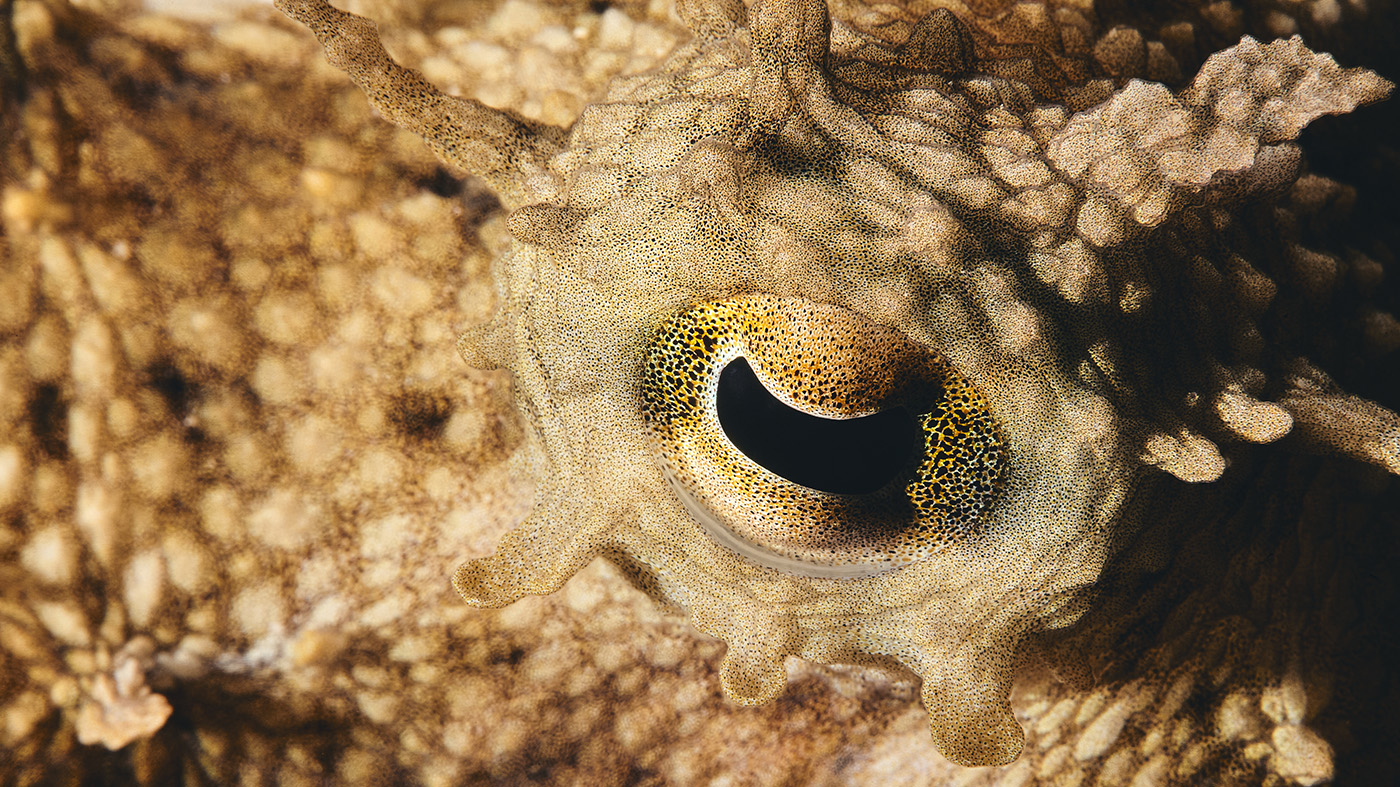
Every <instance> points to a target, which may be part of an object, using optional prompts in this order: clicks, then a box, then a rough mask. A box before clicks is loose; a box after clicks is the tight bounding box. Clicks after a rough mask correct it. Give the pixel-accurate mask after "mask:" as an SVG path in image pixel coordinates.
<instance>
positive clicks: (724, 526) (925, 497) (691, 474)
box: [641, 294, 1007, 577]
mask: <svg viewBox="0 0 1400 787" xmlns="http://www.w3.org/2000/svg"><path fill="white" fill-rule="evenodd" d="M741 360H742V362H743V364H742V365H743V366H746V367H748V368H749V369H750V371H751V373H752V375H753V377H754V378H755V379H756V380H757V382H758V383H759V384H760V385H761V388H762V391H763V393H764V394H766V395H767V396H770V397H772V398H773V399H776V400H777V401H778V402H780V403H781V404H782V405H783V406H786V407H787V408H791V409H792V410H793V411H795V412H796V413H797V415H794V416H792V418H794V419H801V418H806V419H809V420H813V421H822V420H825V421H847V422H855V421H857V420H863V421H866V422H869V423H870V424H872V425H873V424H875V423H876V421H877V420H880V419H881V417H882V416H885V415H886V414H892V411H896V410H899V409H903V410H904V411H905V412H906V413H907V414H908V415H909V416H911V417H910V418H908V419H907V420H908V422H909V424H910V427H911V428H914V429H916V430H917V432H916V434H914V435H910V438H911V441H912V443H913V444H914V445H915V446H917V449H918V450H917V452H916V453H915V454H914V456H913V457H912V458H911V459H910V460H908V461H900V460H899V459H898V457H895V459H894V460H893V461H891V462H889V463H888V464H889V466H890V467H892V468H893V469H894V471H893V473H891V474H888V475H890V477H889V478H888V480H887V481H886V482H884V483H882V484H879V485H878V487H877V488H874V489H872V490H862V491H861V492H858V493H849V492H841V491H826V490H823V489H821V488H816V486H809V485H804V484H803V483H799V482H798V481H796V480H793V479H794V478H795V477H796V476H797V474H796V473H794V472H779V471H780V470H783V469H784V468H781V467H777V466H776V465H777V464H779V463H778V462H774V461H761V460H764V459H765V457H764V456H761V455H760V454H761V453H762V452H760V451H757V450H755V449H754V448H753V446H752V445H747V446H746V447H748V448H749V450H747V451H746V450H745V449H744V448H741V447H740V444H744V443H745V438H743V437H741V436H739V435H737V434H735V431H736V430H735V429H734V428H733V427H732V422H733V420H734V419H733V418H728V419H726V418H724V417H722V415H723V413H722V412H721V402H722V401H723V392H724V386H722V385H721V381H722V380H723V379H724V378H725V377H726V375H727V374H729V373H730V372H731V370H732V369H734V368H735V366H736V364H738V363H739V362H740V361H741ZM641 393H642V404H643V413H644V415H645V418H646V423H647V429H648V433H649V434H650V437H651V440H652V444H653V447H654V450H655V453H656V457H657V460H658V464H659V465H660V467H661V471H662V475H663V477H664V478H665V479H666V481H667V483H668V484H669V485H670V486H671V488H672V489H673V490H674V491H675V492H676V495H677V497H678V498H679V500H680V501H681V503H682V504H683V505H684V506H685V508H686V509H687V510H688V511H689V512H690V514H691V515H692V517H693V518H694V519H695V520H696V521H697V522H699V523H700V524H701V526H703V527H704V528H705V530H706V531H707V532H708V533H709V535H710V536H711V537H712V538H713V539H714V540H715V541H717V542H718V543H720V544H722V545H723V546H725V547H728V548H729V549H731V550H733V551H735V552H738V553H739V554H741V555H743V556H745V557H747V558H749V559H750V560H753V561H754V562H757V563H759V564H761V565H765V566H768V567H770V568H775V569H778V570H780V571H784V572H787V573H792V574H799V575H804V576H814V577H861V576H869V575H872V574H877V573H880V572H883V571H888V570H891V569H895V568H899V567H900V566H905V565H909V564H911V563H914V562H917V561H919V560H922V559H924V558H927V557H928V556H930V555H932V554H934V553H936V552H939V551H941V550H943V549H945V548H947V547H948V546H950V545H952V544H955V543H958V542H960V541H963V540H965V539H968V538H970V537H972V536H974V535H975V534H976V533H977V532H978V527H979V525H980V523H981V521H982V519H983V518H984V515H985V513H986V511H987V510H988V509H989V508H990V507H991V506H992V505H993V503H994V502H995V500H996V498H997V496H998V494H999V492H1000V489H1001V486H1002V480H1003V476H1004V475H1005V471H1006V465H1007V454H1006V447H1005V443H1004V441H1003V440H1002V437H1001V432H1000V429H999V427H998V425H997V423H996V420H995V419H994V418H993V416H992V414H991V412H990V409H989V407H988V404H987V401H986V400H985V398H983V397H982V395H981V394H980V393H978V392H977V390H976V389H975V388H974V387H973V386H972V385H971V384H970V383H969V382H968V381H967V379H966V378H964V377H963V376H962V375H961V374H960V373H959V372H958V371H957V370H956V369H955V368H954V367H953V366H952V365H951V364H950V363H949V362H948V361H947V360H946V359H945V358H943V357H942V356H941V355H939V354H938V353H936V352H934V351H933V350H931V349H929V348H927V347H924V346H922V345H919V344H917V343H915V342H913V341H912V340H910V339H909V338H908V337H906V336H905V335H904V334H902V333H900V332H898V331H895V330H893V329H891V328H887V327H884V326H881V325H877V324H876V323H873V322H871V321H869V320H867V319H866V318H864V317H862V316H861V315H859V314H857V313H856V312H853V311H851V310H848V309H844V308H841V307H839V306H832V305H829V304H819V303H815V302H812V301H808V300H805V299H802V298H779V297H776V296H772V295H766V294H757V295H748V296H741V297H738V298H731V299H727V300H722V301H714V302H710V303H704V304H700V305H698V306H695V307H692V308H689V309H686V310H684V311H682V312H681V313H679V314H677V315H675V316H674V317H673V318H672V319H671V320H669V321H668V322H667V323H666V324H665V325H664V326H662V327H661V329H660V330H659V331H657V333H656V334H655V335H654V337H653V339H652V341H651V343H650V345H649V347H648V351H647V356H646V360H645V367H644V371H643V375H642V388H641ZM744 405H745V402H742V401H740V402H738V403H737V404H731V405H729V406H728V409H730V410H731V411H732V410H734V409H735V407H736V406H737V407H739V408H742V407H743V406H744ZM785 417H786V416H785ZM889 420H890V419H888V418H885V419H883V421H884V422H888V421H889ZM727 423H729V425H728V426H727ZM794 423H798V421H797V420H794ZM819 426H820V425H819ZM794 428H796V427H794ZM770 431H771V430H770ZM772 434H776V435H783V434H787V435H789V436H790V435H792V434H794V433H793V432H791V431H788V432H783V431H782V430H776V431H772ZM736 438H739V439H736ZM760 439H762V438H760ZM767 439H770V440H771V439H772V438H771V436H770V437H769V438H767ZM749 442H750V443H752V440H750V441H749ZM796 442H803V441H801V440H798V441H796ZM804 444H806V445H808V446H809V448H810V447H811V446H812V445H813V444H812V443H811V442H810V441H806V442H805V443H804ZM766 448H767V449H768V453H770V454H775V455H781V453H782V450H783V449H784V448H787V447H786V446H781V445H776V446H775V445H771V444H770V445H768V446H766ZM877 450H878V449H877ZM891 450H898V449H897V448H892V449H891ZM801 459H802V458H801V457H798V458H796V460H795V461H796V464H797V465H801V464H802V461H801ZM818 469H821V468H818ZM818 475H823V474H821V473H818ZM830 476H831V474H830V473H826V474H824V477H825V478H826V479H827V480H830ZM814 477H815V476H814ZM837 480H838V481H839V479H837ZM827 486H828V490H829V489H830V486H832V485H831V484H828V485H827ZM857 486H859V485H857Z"/></svg>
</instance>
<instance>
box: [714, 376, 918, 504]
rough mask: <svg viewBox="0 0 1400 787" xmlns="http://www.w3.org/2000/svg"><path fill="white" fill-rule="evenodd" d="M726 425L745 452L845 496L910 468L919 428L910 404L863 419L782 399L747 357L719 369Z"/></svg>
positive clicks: (814, 485) (872, 488) (813, 485)
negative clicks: (812, 411)
mask: <svg viewBox="0 0 1400 787" xmlns="http://www.w3.org/2000/svg"><path fill="white" fill-rule="evenodd" d="M715 407H716V409H717V410H718V411H719V424H720V427H721V428H722V429H724V433H725V435H727V436H728V437H729V440H730V441H731V442H733V443H734V445H735V446H736V447H737V448H738V449H739V450H740V451H743V452H744V455H745V456H747V457H749V458H750V459H752V460H754V461H755V462H757V463H758V464H759V465H761V466H762V467H764V468H767V469H768V470H770V471H772V472H774V473H776V474H778V475H780V476H782V477H783V478H786V479H787V480H789V481H792V482H793V483H796V484H801V485H802V486H806V487H810V488H812V489H817V490H820V491H822V492H830V493H832V494H841V495H862V494H868V493H870V492H874V491H877V490H878V489H880V488H881V487H883V486H884V485H885V484H887V483H889V482H890V481H891V480H893V479H894V477H895V476H896V475H898V474H899V472H900V471H901V470H904V469H905V468H906V467H907V466H908V463H909V459H910V457H911V456H912V455H913V453H914V450H915V448H916V447H917V446H918V443H919V428H918V424H917V423H915V422H914V418H913V416H911V415H910V414H909V411H907V410H905V409H904V408H903V407H894V408H891V409H889V410H882V411H881V412H878V413H874V414H872V415H865V416H861V417H859V418H849V419H841V420H836V419H831V418H822V417H820V416H815V415H809V414H807V413H804V412H802V411H800V410H795V409H793V408H791V407H789V406H787V405H786V404H784V403H782V402H780V401H778V399H777V398H776V397H774V396H773V394H771V393H769V392H768V389H767V388H765V387H764V386H763V383H762V382H760V381H759V379H758V376H757V375H755V374H754V373H753V368H752V367H750V366H749V362H748V361H747V360H745V359H744V358H735V359H734V360H733V361H730V362H729V364H728V365H726V366H725V367H724V369H723V370H721V371H720V373H719V392H718V394H717V396H716V399H715Z"/></svg>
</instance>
